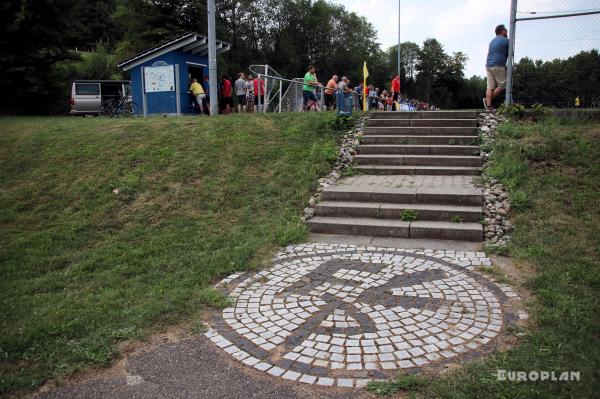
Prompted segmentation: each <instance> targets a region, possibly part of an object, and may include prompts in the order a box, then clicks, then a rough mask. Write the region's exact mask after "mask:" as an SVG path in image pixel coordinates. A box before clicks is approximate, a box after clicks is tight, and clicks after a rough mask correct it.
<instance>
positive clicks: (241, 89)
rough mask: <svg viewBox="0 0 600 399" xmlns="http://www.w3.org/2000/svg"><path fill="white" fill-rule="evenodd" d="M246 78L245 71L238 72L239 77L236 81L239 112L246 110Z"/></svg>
mask: <svg viewBox="0 0 600 399" xmlns="http://www.w3.org/2000/svg"><path fill="white" fill-rule="evenodd" d="M246 94H247V90H246V80H245V79H244V73H243V72H241V73H239V74H238V79H237V80H236V81H235V95H236V96H237V98H238V112H239V113H240V114H241V113H242V112H246Z"/></svg>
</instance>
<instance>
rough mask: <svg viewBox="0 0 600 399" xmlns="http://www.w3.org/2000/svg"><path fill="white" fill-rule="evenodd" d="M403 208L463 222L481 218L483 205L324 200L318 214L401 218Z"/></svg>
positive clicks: (432, 218) (423, 217) (420, 216)
mask: <svg viewBox="0 0 600 399" xmlns="http://www.w3.org/2000/svg"><path fill="white" fill-rule="evenodd" d="M403 210H413V211H415V212H417V214H418V220H430V221H441V222H448V221H450V220H451V218H452V217H459V218H461V219H462V221H463V222H473V223H477V222H479V221H480V220H481V213H482V208H481V206H459V205H435V204H393V203H385V202H384V203H380V202H347V201H322V202H320V203H319V204H317V206H316V216H331V217H359V218H365V217H367V218H378V219H396V220H399V219H400V214H401V212H402V211H403Z"/></svg>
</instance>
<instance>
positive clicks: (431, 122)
mask: <svg viewBox="0 0 600 399" xmlns="http://www.w3.org/2000/svg"><path fill="white" fill-rule="evenodd" d="M378 126H393V127H477V119H369V120H367V127H378Z"/></svg>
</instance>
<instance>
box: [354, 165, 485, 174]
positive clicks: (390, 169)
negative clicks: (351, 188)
mask: <svg viewBox="0 0 600 399" xmlns="http://www.w3.org/2000/svg"><path fill="white" fill-rule="evenodd" d="M354 169H355V170H357V171H360V172H362V173H364V174H371V175H435V176H456V175H469V176H475V175H478V174H479V173H480V171H481V168H477V167H469V166H400V165H356V166H354Z"/></svg>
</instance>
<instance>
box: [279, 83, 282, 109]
mask: <svg viewBox="0 0 600 399" xmlns="http://www.w3.org/2000/svg"><path fill="white" fill-rule="evenodd" d="M282 96H283V80H280V81H279V113H281V97H282Z"/></svg>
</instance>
